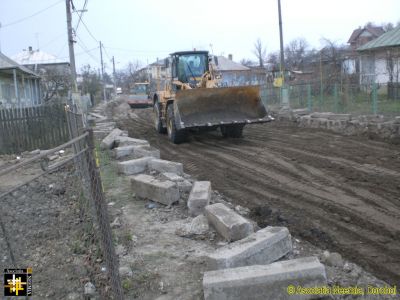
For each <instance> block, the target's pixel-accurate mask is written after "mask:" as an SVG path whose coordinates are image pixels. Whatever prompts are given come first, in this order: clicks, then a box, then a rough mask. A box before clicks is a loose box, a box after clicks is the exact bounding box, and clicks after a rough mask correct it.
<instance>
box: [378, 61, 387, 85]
mask: <svg viewBox="0 0 400 300" xmlns="http://www.w3.org/2000/svg"><path fill="white" fill-rule="evenodd" d="M388 81H389V74H388V71H387V68H386V59H383V58H376V59H375V83H378V84H386V83H388Z"/></svg>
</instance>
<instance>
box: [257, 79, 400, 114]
mask: <svg viewBox="0 0 400 300" xmlns="http://www.w3.org/2000/svg"><path fill="white" fill-rule="evenodd" d="M286 88H287V90H288V96H289V103H290V107H291V108H293V109H296V108H307V109H308V110H309V111H311V112H314V111H315V112H323V111H324V112H328V111H329V112H335V113H351V114H354V115H363V114H382V115H387V116H397V115H400V89H398V90H397V89H393V88H391V87H390V86H388V85H378V84H340V83H337V84H320V83H310V84H299V85H288V86H287V87H286ZM261 98H262V100H263V102H264V104H266V105H267V107H270V108H271V109H278V108H279V107H280V105H281V99H282V96H281V89H280V88H276V87H273V86H271V85H264V86H262V87H261Z"/></svg>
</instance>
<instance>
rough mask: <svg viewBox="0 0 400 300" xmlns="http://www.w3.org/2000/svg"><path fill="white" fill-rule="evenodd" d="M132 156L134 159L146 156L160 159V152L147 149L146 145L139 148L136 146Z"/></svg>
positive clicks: (150, 148) (154, 149)
mask: <svg viewBox="0 0 400 300" xmlns="http://www.w3.org/2000/svg"><path fill="white" fill-rule="evenodd" d="M133 156H134V157H137V158H139V157H146V156H151V157H154V158H158V159H159V158H160V150H158V149H156V148H153V147H149V146H147V145H140V146H136V147H135V149H134V151H133Z"/></svg>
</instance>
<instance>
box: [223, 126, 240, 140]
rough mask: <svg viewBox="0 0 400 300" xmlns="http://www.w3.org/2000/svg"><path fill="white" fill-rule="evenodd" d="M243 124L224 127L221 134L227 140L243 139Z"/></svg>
mask: <svg viewBox="0 0 400 300" xmlns="http://www.w3.org/2000/svg"><path fill="white" fill-rule="evenodd" d="M243 128H244V125H243V124H233V125H223V126H221V133H222V136H223V137H226V138H241V137H242V136H243Z"/></svg>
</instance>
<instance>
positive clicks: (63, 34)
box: [40, 33, 65, 49]
mask: <svg viewBox="0 0 400 300" xmlns="http://www.w3.org/2000/svg"><path fill="white" fill-rule="evenodd" d="M64 36H65V33H62V34H59V35H57V36H56V37H55V38H53V39H52V40H50V41H49V42H47V43H46V44H45V45H44V46H41V47H40V48H42V49H44V48H46V47H47V46H48V45H50V44H52V43H54V42H55V41H56V40H58V39H59V38H60V37H64Z"/></svg>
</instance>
